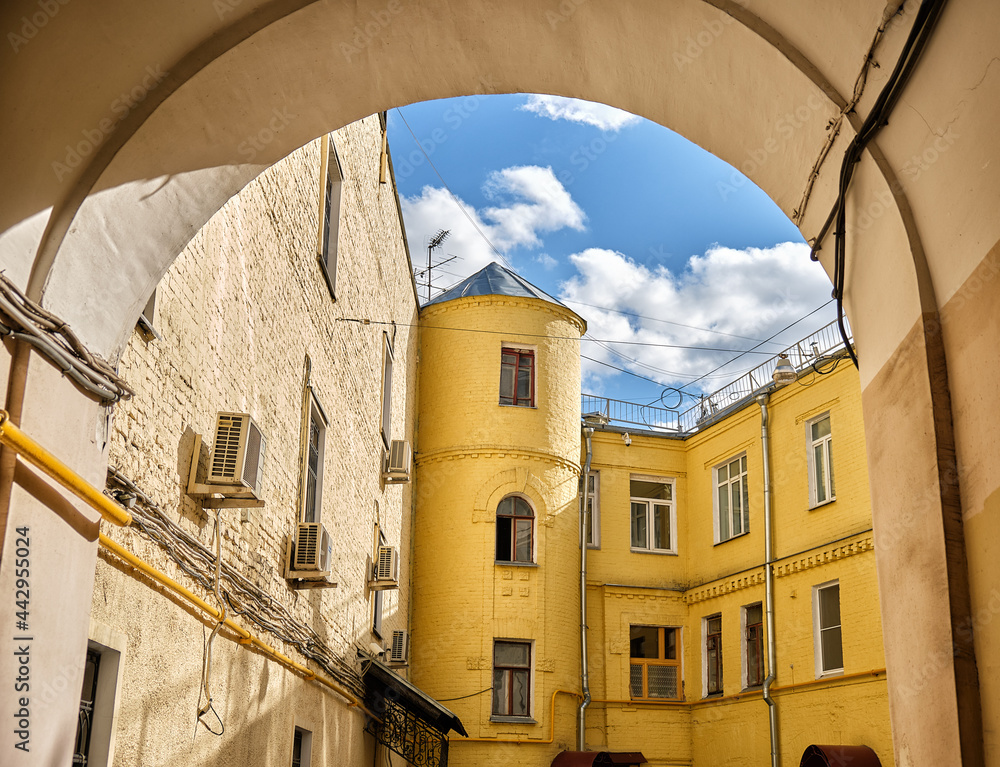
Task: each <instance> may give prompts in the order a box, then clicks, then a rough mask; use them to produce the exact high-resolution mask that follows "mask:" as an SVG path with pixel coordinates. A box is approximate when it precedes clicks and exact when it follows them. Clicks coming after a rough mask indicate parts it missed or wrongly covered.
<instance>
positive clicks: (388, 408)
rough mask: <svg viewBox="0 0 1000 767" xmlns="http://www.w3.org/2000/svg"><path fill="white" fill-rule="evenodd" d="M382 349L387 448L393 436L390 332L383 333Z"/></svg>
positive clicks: (383, 412)
mask: <svg viewBox="0 0 1000 767" xmlns="http://www.w3.org/2000/svg"><path fill="white" fill-rule="evenodd" d="M382 339H383V351H382V426H381V432H382V442H383V443H384V444H385V447H386V449H388V448H389V440H390V439H391V438H392V342H391V341H390V340H389V334H388V333H383V334H382Z"/></svg>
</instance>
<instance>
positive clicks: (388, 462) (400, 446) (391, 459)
mask: <svg viewBox="0 0 1000 767" xmlns="http://www.w3.org/2000/svg"><path fill="white" fill-rule="evenodd" d="M412 463H413V453H412V451H411V450H410V443H409V442H407V441H406V440H404V439H394V440H393V441H392V442H391V443H389V452H388V454H387V455H386V457H385V467H384V470H383V471H382V478H383V479H384V480H385V481H386V482H391V483H400V484H402V483H405V482H409V481H410V467H411V464H412Z"/></svg>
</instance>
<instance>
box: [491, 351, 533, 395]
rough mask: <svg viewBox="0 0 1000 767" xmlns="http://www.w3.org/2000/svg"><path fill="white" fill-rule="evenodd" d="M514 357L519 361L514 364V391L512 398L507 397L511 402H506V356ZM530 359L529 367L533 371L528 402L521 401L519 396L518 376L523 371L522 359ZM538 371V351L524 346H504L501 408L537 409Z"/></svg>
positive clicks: (501, 367) (501, 357)
mask: <svg viewBox="0 0 1000 767" xmlns="http://www.w3.org/2000/svg"><path fill="white" fill-rule="evenodd" d="M506 355H514V356H516V357H517V361H516V362H515V364H514V375H513V381H512V387H513V390H512V392H511V396H510V397H507V399H510V400H511V401H510V402H504V391H503V374H504V366H505V364H506V363H504V359H503V358H504V356H506ZM522 357H523V358H525V359H530V360H531V364H530V365H529V370H530V371H531V381H530V384H529V387H528V388H529V393H528V401H526V402H524V401H521V398H520V397H518V395H517V374H518V372H519V371H520V369H521V358H522ZM537 369H538V350H537V349H533V348H530V347H523V346H502V347H501V348H500V406H501V407H527V408H533V407H535V406H536V405H535V403H536V397H535V387H536V385H537V381H538V375H537Z"/></svg>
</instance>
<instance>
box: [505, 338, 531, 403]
mask: <svg viewBox="0 0 1000 767" xmlns="http://www.w3.org/2000/svg"><path fill="white" fill-rule="evenodd" d="M500 404H501V405H517V406H519V407H534V406H535V352H534V351H532V350H530V349H510V348H507V347H504V348H503V349H501V350H500Z"/></svg>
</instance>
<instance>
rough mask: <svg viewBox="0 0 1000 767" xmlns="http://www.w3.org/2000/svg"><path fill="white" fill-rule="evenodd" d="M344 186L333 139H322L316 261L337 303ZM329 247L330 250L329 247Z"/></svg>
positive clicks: (331, 295) (328, 136)
mask: <svg viewBox="0 0 1000 767" xmlns="http://www.w3.org/2000/svg"><path fill="white" fill-rule="evenodd" d="M343 186H344V169H343V166H342V165H341V164H340V157H339V156H338V154H337V147H336V144H335V143H334V141H333V136H332V135H330V134H327V135H326V136H324V137H323V142H322V149H321V163H320V204H319V242H318V243H317V247H316V259H317V261H318V262H319V266H320V271H321V272H322V273H323V279H324V280H325V282H326V286H327V288H329V290H330V298H332V299H333V300H334V301H336V300H337V290H336V286H337V258H338V255H339V252H338V251H339V240H340V209H341V192H342V189H343ZM331 245H332V247H331Z"/></svg>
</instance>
